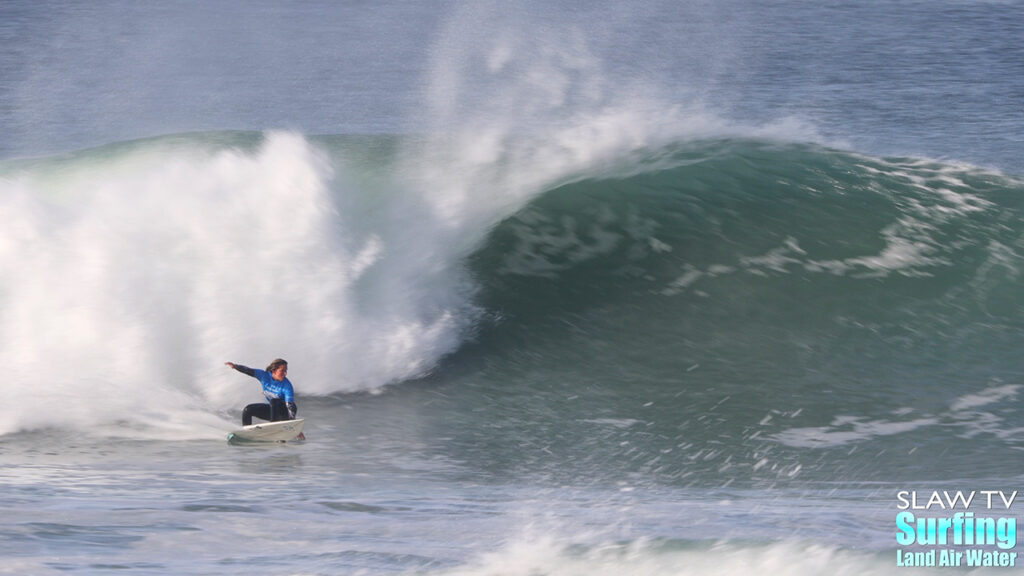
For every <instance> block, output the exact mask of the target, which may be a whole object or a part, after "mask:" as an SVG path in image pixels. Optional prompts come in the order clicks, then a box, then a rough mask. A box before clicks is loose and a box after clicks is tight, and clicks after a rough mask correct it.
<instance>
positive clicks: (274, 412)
mask: <svg viewBox="0 0 1024 576" xmlns="http://www.w3.org/2000/svg"><path fill="white" fill-rule="evenodd" d="M289 419H290V418H288V407H287V406H285V404H284V400H281V399H278V398H274V399H273V400H271V401H270V420H271V422H277V421H278V420H289Z"/></svg>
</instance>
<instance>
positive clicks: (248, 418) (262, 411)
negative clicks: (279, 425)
mask: <svg viewBox="0 0 1024 576" xmlns="http://www.w3.org/2000/svg"><path fill="white" fill-rule="evenodd" d="M253 416H255V417H257V418H260V419H263V420H271V414H270V405H269V404H249V405H248V406H246V407H245V409H244V410H242V426H248V425H250V424H252V417H253Z"/></svg>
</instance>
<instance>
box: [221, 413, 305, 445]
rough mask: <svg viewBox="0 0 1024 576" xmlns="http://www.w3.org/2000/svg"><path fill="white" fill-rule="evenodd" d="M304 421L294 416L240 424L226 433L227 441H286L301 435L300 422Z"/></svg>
mask: <svg viewBox="0 0 1024 576" xmlns="http://www.w3.org/2000/svg"><path fill="white" fill-rule="evenodd" d="M305 421H306V420H305V419H304V418H296V419H295V420H280V421H278V422H261V423H259V424H250V425H249V426H242V427H241V428H239V429H238V430H235V431H234V432H231V433H230V434H228V442H233V441H240V440H241V441H247V442H288V441H290V440H295V439H296V438H299V437H300V436H301V435H302V423H303V422H305Z"/></svg>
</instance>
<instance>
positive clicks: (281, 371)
mask: <svg viewBox="0 0 1024 576" xmlns="http://www.w3.org/2000/svg"><path fill="white" fill-rule="evenodd" d="M270 375H271V376H273V377H274V380H284V379H285V376H288V366H278V367H277V370H274V371H273V372H271V373H270Z"/></svg>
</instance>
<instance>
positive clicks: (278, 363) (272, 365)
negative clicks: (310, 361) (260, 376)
mask: <svg viewBox="0 0 1024 576" xmlns="http://www.w3.org/2000/svg"><path fill="white" fill-rule="evenodd" d="M287 365H288V362H287V361H286V360H282V359H280V358H277V359H275V360H274V361H273V362H271V363H270V366H267V372H270V373H271V374H273V373H274V371H275V370H277V369H278V368H280V367H281V366H287Z"/></svg>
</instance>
